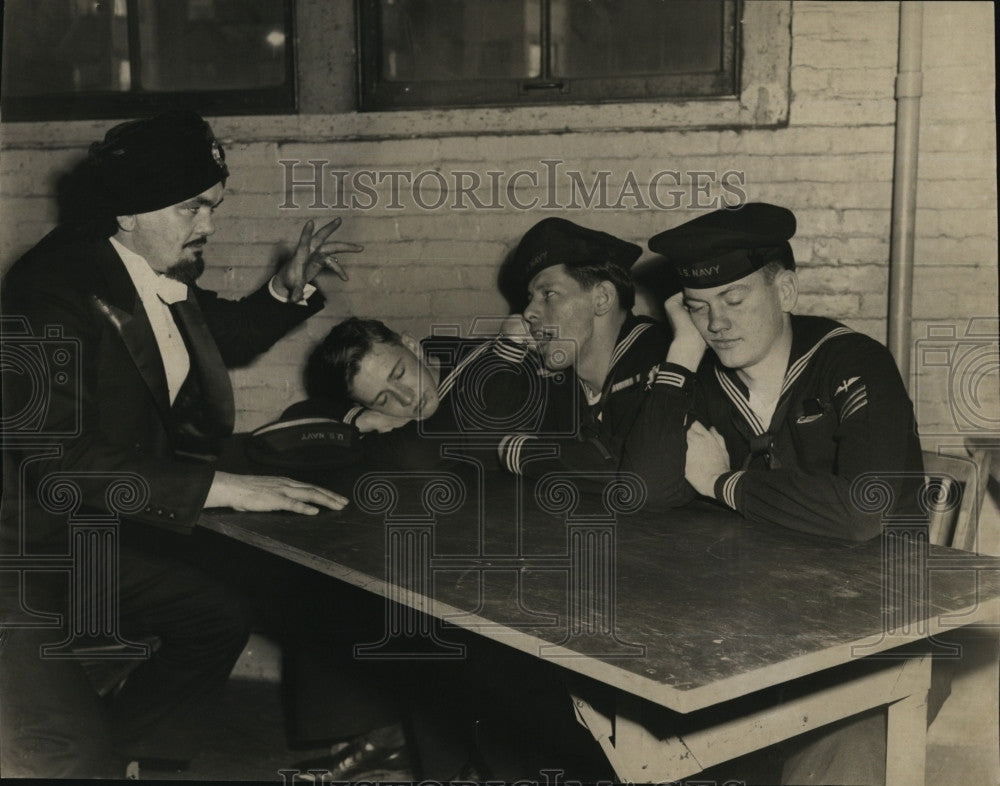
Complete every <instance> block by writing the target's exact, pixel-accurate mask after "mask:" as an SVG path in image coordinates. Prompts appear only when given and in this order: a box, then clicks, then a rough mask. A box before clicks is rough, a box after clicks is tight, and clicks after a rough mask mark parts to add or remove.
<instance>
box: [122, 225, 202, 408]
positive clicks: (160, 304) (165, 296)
mask: <svg viewBox="0 0 1000 786" xmlns="http://www.w3.org/2000/svg"><path fill="white" fill-rule="evenodd" d="M108 239H109V240H110V241H111V245H112V246H114V249H115V251H117V252H118V256H120V257H121V260H122V262H123V263H124V264H125V270H126V271H128V275H129V278H131V279H132V283H133V284H135V289H136V292H138V293H139V300H140V301H141V302H142V307H143V308H144V309H146V316H148V317H149V324H150V326H151V327H152V328H153V335H154V336H155V337H156V346H157V347H158V348H159V350H160V358H161V359H162V360H163V370H164V371H165V372H166V375H167V389H168V390H169V391H170V403H171V404H173V403H174V399H175V398H177V393H178V391H179V390H180V389H181V385H183V384H184V380H185V379H186V378H187V375H188V372H189V371H190V370H191V359H190V358H189V357H188V351H187V347H186V346H185V345H184V339H183V337H182V336H181V333H180V330H178V329H177V324H176V323H175V322H174V316H173V314H171V313H170V308H169V305H170V304H171V303H177V302H179V301H181V300H186V299H187V295H188V288H187V285H186V284H183V283H181V282H180V281H175V280H174V279H172V278H167V277H166V276H165V275H163V274H162V273H157V272H156V271H155V270H153V268H151V267H150V266H149V263H148V262H147V261H146V260H145V259H144V258H143V257H141V256H139V255H138V254H136V253H135V252H134V251H131V250H129V249H127V248H125V246H123V245H122V244H121V243H119V242H118V241H117V240H115V239H114V238H113V237H112V238H108Z"/></svg>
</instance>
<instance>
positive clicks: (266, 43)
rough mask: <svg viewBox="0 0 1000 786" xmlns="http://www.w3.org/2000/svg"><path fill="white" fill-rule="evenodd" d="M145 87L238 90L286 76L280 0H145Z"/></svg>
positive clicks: (141, 59)
mask: <svg viewBox="0 0 1000 786" xmlns="http://www.w3.org/2000/svg"><path fill="white" fill-rule="evenodd" d="M139 20H140V23H139V30H140V36H139V41H140V45H139V50H140V57H139V64H140V67H139V73H140V75H141V76H140V78H141V84H142V87H143V89H146V90H237V89H244V88H258V87H273V86H276V85H280V84H282V83H283V82H284V80H285V38H286V33H285V9H284V6H283V4H282V3H281V2H280V1H276V0H170V1H169V2H163V0H140V2H139Z"/></svg>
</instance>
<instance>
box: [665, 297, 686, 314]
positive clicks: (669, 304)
mask: <svg viewBox="0 0 1000 786" xmlns="http://www.w3.org/2000/svg"><path fill="white" fill-rule="evenodd" d="M663 308H664V309H665V310H666V311H667V312H668V313H669V312H670V310H671V309H675V308H684V293H683V292H675V293H674V294H672V295H671V296H670V297H668V298H667V299H666V300H664V301H663Z"/></svg>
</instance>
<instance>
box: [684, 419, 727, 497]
mask: <svg viewBox="0 0 1000 786" xmlns="http://www.w3.org/2000/svg"><path fill="white" fill-rule="evenodd" d="M726 472H729V451H727V450H726V441H725V440H724V439H723V438H722V435H721V434H720V433H719V432H718V431H716V430H715V427H714V426H713V427H712V428H705V426H704V425H702V424H701V423H699V422H698V421H697V420H696V421H695V422H694V423H692V424H691V427H690V428H689V429H688V430H687V458H686V459H685V464H684V477H685V478H687V482H688V483H690V484H691V485H692V486H694V490H695V491H697V492H698V493H699V494H702V495H704V496H706V497H714V496H715V481H716V480H718V478H719V476H720V475H722V474H724V473H726Z"/></svg>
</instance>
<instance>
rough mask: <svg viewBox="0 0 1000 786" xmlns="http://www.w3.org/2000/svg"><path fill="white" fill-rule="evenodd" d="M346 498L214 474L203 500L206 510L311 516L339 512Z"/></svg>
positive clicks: (275, 480)
mask: <svg viewBox="0 0 1000 786" xmlns="http://www.w3.org/2000/svg"><path fill="white" fill-rule="evenodd" d="M346 505H347V498H346V497H342V496H341V495H340V494H335V493H334V492H332V491H329V490H328V489H324V488H320V487H319V486H313V485H311V484H309V483H300V482H299V481H297V480H291V479H290V478H281V477H274V476H272V475H234V474H232V473H230V472H216V473H215V477H214V478H213V479H212V486H211V488H210V489H209V491H208V498H207V499H206V500H205V507H206V508H232V509H233V510H241V511H273V510H287V511H290V512H292V513H304V514H306V515H315V514H317V513H319V512H320V509H321V508H328V509H330V510H340V509H341V508H343V507H345V506H346Z"/></svg>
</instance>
